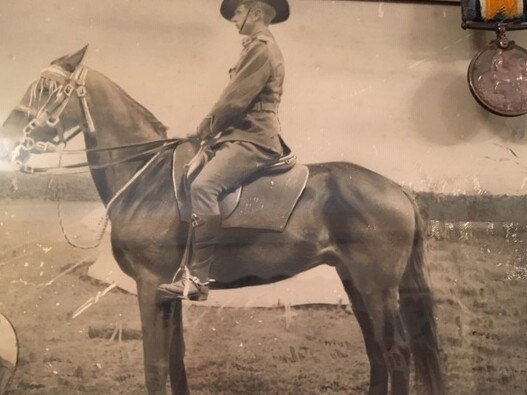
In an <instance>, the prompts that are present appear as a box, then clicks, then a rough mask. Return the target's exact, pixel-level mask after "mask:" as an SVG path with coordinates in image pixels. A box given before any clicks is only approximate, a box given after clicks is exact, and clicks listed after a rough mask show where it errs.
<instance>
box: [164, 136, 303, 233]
mask: <svg viewBox="0 0 527 395" xmlns="http://www.w3.org/2000/svg"><path fill="white" fill-rule="evenodd" d="M286 148H287V147H286ZM193 158H195V150H194V147H193V146H192V144H190V143H183V144H180V145H179V146H178V147H177V148H176V149H175V150H174V154H173V157H172V180H173V183H174V190H175V193H176V198H177V204H178V209H179V216H180V219H181V220H182V221H185V222H190V218H191V215H192V207H191V203H190V201H189V196H188V193H187V188H188V186H187V185H186V174H187V173H189V172H190V173H194V171H197V170H195V169H194V168H193V167H195V168H197V169H198V170H199V169H200V168H201V166H203V165H204V164H205V163H206V162H203V163H198V164H190V167H191V168H190V169H189V167H188V166H189V162H191V161H192V159H193ZM308 175H309V170H308V168H307V166H305V165H297V164H296V156H295V155H293V154H292V153H291V151H290V150H289V149H288V148H287V150H286V151H285V153H284V156H282V157H281V158H280V159H279V160H278V161H277V162H275V163H272V164H271V165H269V166H267V167H265V168H263V169H262V170H260V171H258V172H257V173H255V174H254V175H253V176H252V177H251V178H250V179H249V180H247V181H246V182H245V183H244V184H243V185H241V186H240V187H238V188H236V189H234V190H229V191H226V193H224V194H223V195H221V196H220V199H219V207H220V212H221V216H222V228H250V229H261V230H271V231H282V230H284V228H285V226H286V225H287V221H288V220H289V217H290V216H291V213H292V212H293V209H294V207H295V205H296V203H297V202H298V199H299V198H300V195H301V194H302V191H303V190H304V188H305V186H306V183H307V178H308ZM189 178H190V180H191V179H192V176H191V175H190V177H189Z"/></svg>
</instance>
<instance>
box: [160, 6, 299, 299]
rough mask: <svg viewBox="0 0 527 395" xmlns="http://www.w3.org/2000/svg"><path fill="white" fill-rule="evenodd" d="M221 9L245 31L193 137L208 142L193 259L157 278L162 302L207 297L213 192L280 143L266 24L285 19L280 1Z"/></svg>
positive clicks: (195, 187) (273, 157)
mask: <svg viewBox="0 0 527 395" xmlns="http://www.w3.org/2000/svg"><path fill="white" fill-rule="evenodd" d="M220 12H221V15H222V16H223V17H224V18H226V19H227V20H229V21H231V22H233V23H234V24H235V25H236V28H237V29H238V33H239V34H242V35H245V36H247V37H246V38H245V39H244V40H243V47H244V48H243V50H242V53H241V56H240V59H239V61H238V63H237V64H236V65H235V66H234V67H233V68H231V69H230V70H229V72H230V78H231V80H230V82H229V84H228V85H227V87H226V88H225V89H224V91H223V92H222V94H221V96H220V98H219V100H218V101H217V103H216V104H215V105H214V106H213V108H212V110H211V111H210V113H209V114H208V115H207V116H206V117H205V118H204V119H203V121H202V122H201V123H200V124H199V126H198V128H197V131H196V133H195V134H194V135H192V136H190V137H192V138H195V139H199V140H200V141H201V144H202V146H206V147H207V150H206V152H207V154H208V156H209V158H210V159H209V160H208V161H207V163H206V164H205V165H204V167H203V168H202V170H201V171H200V172H199V174H198V175H197V176H196V177H195V179H194V180H193V181H192V184H191V188H190V199H191V202H192V222H191V224H192V227H193V232H194V237H193V239H192V258H191V261H190V263H189V265H188V269H189V271H190V275H188V276H183V277H182V278H180V279H178V280H176V281H174V282H173V283H171V284H162V285H161V286H160V287H159V288H158V292H160V293H162V294H163V296H164V300H166V299H167V295H168V296H169V298H170V297H173V298H174V299H187V298H188V299H191V300H206V299H207V296H208V292H209V270H210V266H211V264H212V263H213V261H214V248H215V244H216V241H217V238H218V233H219V230H220V226H221V215H220V209H219V206H218V198H219V196H220V195H221V194H222V193H224V192H225V191H228V190H231V189H233V188H236V187H238V186H240V185H241V184H242V183H243V182H244V181H245V180H247V179H248V178H249V177H251V176H252V175H254V174H255V173H256V172H257V171H259V170H261V169H262V168H264V167H265V166H267V165H269V164H272V163H274V162H276V161H277V160H278V159H279V158H280V157H281V156H282V154H283V151H284V145H283V142H282V139H281V137H280V135H279V133H280V122H279V120H278V106H279V103H280V97H281V95H282V85H283V81H284V74H285V69H284V59H283V56H282V53H281V52H280V49H279V48H278V45H277V44H276V41H275V39H274V37H273V35H272V34H271V32H270V31H269V25H270V24H273V23H279V22H283V21H285V20H287V19H288V17H289V5H288V3H287V0H224V1H223V3H222V4H221V8H220Z"/></svg>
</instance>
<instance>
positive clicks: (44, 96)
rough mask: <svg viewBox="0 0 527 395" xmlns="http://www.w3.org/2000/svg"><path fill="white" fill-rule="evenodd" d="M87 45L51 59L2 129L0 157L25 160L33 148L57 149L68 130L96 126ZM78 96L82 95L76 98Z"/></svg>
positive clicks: (41, 150) (37, 149)
mask: <svg viewBox="0 0 527 395" xmlns="http://www.w3.org/2000/svg"><path fill="white" fill-rule="evenodd" d="M86 49H87V46H86V47H84V48H82V49H81V50H80V51H78V52H76V53H74V54H72V55H66V56H63V57H61V58H59V59H56V60H54V61H53V62H51V64H50V66H48V67H46V68H45V69H44V70H42V72H41V75H40V78H39V79H38V80H36V81H35V82H33V83H32V84H31V85H30V86H29V88H28V90H27V91H26V93H25V94H24V97H23V98H22V100H21V101H20V103H19V104H18V105H17V106H16V107H15V108H14V109H13V110H12V111H11V113H10V114H9V116H8V118H7V119H6V121H5V122H4V124H3V125H2V128H1V130H0V160H6V159H11V160H13V161H15V162H21V163H23V162H24V161H26V160H27V159H28V158H29V155H30V154H31V153H33V152H36V153H38V152H45V151H48V150H53V147H54V146H56V145H58V144H60V143H64V141H65V132H67V131H70V132H71V131H72V130H73V129H78V130H91V129H93V128H94V126H93V122H92V121H91V118H90V115H89V108H88V106H87V103H86V98H85V95H86V89H85V86H84V85H85V77H86V69H85V68H84V67H83V66H82V65H81V61H82V59H83V57H84V54H85V53H86ZM74 97H78V99H76V100H75V99H74V100H71V99H73V98H74Z"/></svg>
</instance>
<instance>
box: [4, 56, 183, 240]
mask: <svg viewBox="0 0 527 395" xmlns="http://www.w3.org/2000/svg"><path fill="white" fill-rule="evenodd" d="M87 73H88V69H87V68H85V67H84V66H82V65H79V66H78V67H77V68H76V69H75V71H73V72H72V73H68V72H67V71H65V70H64V69H62V68H61V67H59V66H54V65H52V66H50V67H48V68H46V69H44V70H43V71H42V72H41V76H42V77H45V78H49V79H52V80H54V81H56V82H57V83H59V84H60V83H63V81H66V82H65V83H64V84H63V85H60V87H59V88H58V89H57V90H56V94H55V92H53V93H50V95H49V97H48V99H47V101H46V103H45V104H44V105H43V106H42V107H41V108H40V109H38V110H35V109H33V108H32V107H31V101H30V104H29V105H28V106H26V105H23V104H19V105H18V106H17V107H15V110H16V111H19V112H24V113H26V114H27V115H28V116H33V118H32V119H30V121H29V122H28V123H27V124H26V126H25V127H24V128H23V130H22V138H21V140H20V142H19V143H18V145H17V147H16V148H15V150H14V151H13V153H12V156H11V160H12V161H13V162H15V166H16V167H17V170H18V171H20V172H24V173H32V174H34V173H41V174H42V173H47V174H50V173H51V174H66V173H72V172H77V173H79V172H87V171H90V170H94V169H104V168H107V167H111V166H115V165H118V164H122V163H125V162H128V161H131V160H134V159H138V158H142V157H145V156H152V157H151V158H150V160H148V161H147V163H146V164H144V165H143V166H142V167H141V168H140V169H139V170H137V171H136V172H135V174H133V176H132V177H131V178H130V179H129V180H128V182H127V183H126V184H125V185H124V186H123V187H121V189H119V190H118V191H117V192H116V193H115V194H114V196H113V197H112V198H111V199H110V200H109V201H108V202H107V203H106V212H107V214H106V216H105V218H104V221H103V222H102V225H101V227H100V229H99V235H98V237H97V240H96V241H95V243H94V244H93V245H91V246H80V245H78V244H77V243H75V242H74V241H72V240H71V239H70V237H69V236H68V234H67V232H66V229H65V228H64V225H63V221H62V217H61V214H60V199H58V200H57V211H58V216H59V223H60V226H61V229H62V232H63V235H64V237H65V239H66V241H67V242H68V243H69V244H70V245H72V246H73V247H76V248H82V249H91V248H95V247H97V246H98V245H99V243H100V242H101V240H102V237H103V234H104V231H105V229H106V226H107V225H108V218H109V217H108V212H109V210H110V207H111V206H112V205H113V203H114V202H115V201H116V200H117V198H118V197H119V196H121V195H122V194H123V193H124V192H125V191H126V190H127V189H128V187H129V186H130V185H131V184H133V183H134V182H135V181H136V180H137V179H138V178H139V176H140V175H141V174H142V173H144V172H145V171H146V169H147V168H148V167H149V166H150V165H151V164H152V163H153V161H154V160H155V158H156V157H157V156H159V154H161V151H163V150H165V149H168V148H170V147H174V146H177V145H178V144H180V143H182V142H183V141H185V140H184V139H163V140H154V141H147V142H144V143H135V144H128V145H123V146H117V147H101V148H86V149H82V150H68V151H62V150H60V149H59V145H61V144H62V145H63V148H65V147H66V145H67V143H68V142H69V141H70V140H72V139H73V138H74V137H75V136H77V135H78V134H79V133H81V132H83V133H90V134H92V135H94V134H95V132H96V129H95V124H94V122H93V118H92V116H91V112H90V108H89V106H88V101H87V99H86V96H87V91H86V75H87ZM74 93H76V96H77V98H78V99H79V101H80V105H81V108H82V113H83V116H84V119H83V120H82V121H83V122H81V123H79V124H77V125H75V126H74V127H72V128H69V129H68V130H66V131H65V130H64V125H63V124H62V122H61V119H60V118H61V115H62V113H63V112H64V110H65V109H66V107H67V106H68V104H69V103H70V101H71V98H72V96H73V94H74ZM42 127H51V128H54V129H55V131H56V136H55V137H54V138H53V139H52V140H51V141H48V142H42V141H35V138H34V133H35V132H36V131H38V130H39V129H40V128H42ZM131 148H143V149H142V150H141V151H140V152H136V153H133V154H131V155H129V156H127V157H125V158H122V159H119V160H116V161H113V162H109V163H105V164H99V165H91V164H89V163H88V162H82V163H77V164H73V165H65V166H64V165H61V164H60V165H59V166H57V167H40V168H35V167H30V166H28V165H26V164H25V162H24V161H23V159H24V158H25V160H27V159H29V156H30V154H31V153H33V152H37V153H46V152H57V151H58V152H59V153H60V154H61V155H62V153H63V152H66V153H69V154H77V153H85V154H87V153H95V152H111V151H117V150H124V149H131ZM82 168H85V169H84V170H81V171H79V169H82Z"/></svg>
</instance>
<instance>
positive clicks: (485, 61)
mask: <svg viewBox="0 0 527 395" xmlns="http://www.w3.org/2000/svg"><path fill="white" fill-rule="evenodd" d="M476 6H478V7H476ZM471 7H472V8H471ZM462 10H463V24H462V27H463V28H464V29H467V28H468V29H483V30H495V31H496V39H495V40H493V41H491V42H490V44H489V46H488V47H487V48H485V49H483V50H481V51H480V52H478V53H477V54H476V55H475V56H474V58H473V59H472V61H471V62H470V65H469V68H468V73H467V79H468V85H469V88H470V92H471V93H472V95H473V96H474V98H475V99H476V100H477V101H478V103H479V104H481V105H482V106H483V107H484V108H485V109H487V110H488V111H490V112H492V113H494V114H497V115H501V116H506V117H515V116H520V115H524V114H527V50H526V49H525V48H522V47H520V46H519V45H517V44H516V43H515V42H514V41H509V39H508V38H507V35H506V32H507V30H519V29H525V28H527V24H526V23H525V19H526V17H525V15H524V13H523V1H522V0H518V1H517V2H516V3H514V2H512V3H511V1H507V0H479V2H478V0H476V1H470V2H467V1H463V2H462ZM508 18H509V19H508ZM511 20H512V22H511Z"/></svg>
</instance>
